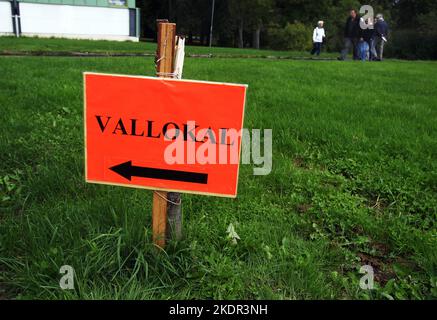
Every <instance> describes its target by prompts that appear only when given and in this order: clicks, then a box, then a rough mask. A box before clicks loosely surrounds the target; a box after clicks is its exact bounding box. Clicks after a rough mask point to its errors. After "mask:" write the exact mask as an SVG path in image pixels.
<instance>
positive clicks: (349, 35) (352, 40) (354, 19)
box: [338, 9, 361, 60]
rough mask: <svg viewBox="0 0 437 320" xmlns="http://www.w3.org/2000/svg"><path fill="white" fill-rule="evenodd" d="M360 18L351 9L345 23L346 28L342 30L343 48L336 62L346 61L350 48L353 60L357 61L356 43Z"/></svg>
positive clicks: (358, 36) (358, 38)
mask: <svg viewBox="0 0 437 320" xmlns="http://www.w3.org/2000/svg"><path fill="white" fill-rule="evenodd" d="M360 30H361V28H360V18H359V17H358V14H357V11H356V10H355V9H352V10H351V11H350V12H349V18H348V19H347V21H346V26H345V28H344V46H343V50H342V51H341V56H340V57H339V58H338V60H346V57H347V55H348V53H349V51H350V49H351V48H352V52H353V57H354V60H358V59H359V57H358V48H357V46H358V43H359V40H360Z"/></svg>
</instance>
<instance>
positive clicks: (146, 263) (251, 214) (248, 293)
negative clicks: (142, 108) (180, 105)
mask: <svg viewBox="0 0 437 320" xmlns="http://www.w3.org/2000/svg"><path fill="white" fill-rule="evenodd" d="M5 41H7V40H4V39H2V40H1V43H2V44H1V48H2V49H4V48H5V47H7V45H5ZM19 41H23V43H25V42H26V41H29V43H30V47H31V46H32V45H31V44H32V41H36V40H34V39H20V40H19ZM44 41H45V40H44ZM47 41H53V43H54V42H55V41H56V40H47ZM72 43H73V42H72ZM80 43H82V42H78V44H77V45H78V46H80V45H81V44H80ZM140 45H143V44H130V43H129V44H123V45H121V46H120V48H122V47H123V49H122V50H131V48H135V50H138V49H136V48H140V47H139V46H140ZM72 46H73V45H72ZM87 46H88V42H87ZM99 46H100V44H99ZM124 46H126V48H127V47H129V48H127V49H124V48H125V47H124ZM99 48H101V47H99ZM112 49H113V48H111V50H112ZM26 50H28V49H26ZM132 50H133V49H132ZM205 50H206V49H205ZM152 51H153V50H152ZM83 71H96V72H111V73H120V74H145V75H153V74H154V63H153V58H143V57H138V58H58V57H0V75H1V77H0V107H1V113H0V131H1V135H0V138H1V139H0V150H1V153H0V186H1V189H0V297H1V296H3V297H6V298H39V299H46V298H48V299H64V298H65V299H73V298H84V299H100V298H122V299H140V298H141V299H153V298H160V299H176V298H180V299H188V298H189V299H192V298H205V299H206V298H216V299H221V298H226V299H234V298H241V299H252V298H254V299H333V298H335V299H337V298H338V299H343V298H357V299H369V298H370V299H391V298H394V299H405V298H412V299H432V298H434V299H435V298H437V232H436V231H437V228H436V221H437V220H436V218H437V106H436V101H437V91H436V90H435V88H436V87H437V77H436V72H437V63H433V62H414V63H413V62H400V61H387V62H384V63H353V62H337V61H335V62H334V61H332V62H326V61H290V60H266V59H238V58H233V59H193V58H188V59H186V64H185V74H184V78H186V79H201V80H212V81H228V82H236V83H247V84H249V91H248V101H247V106H246V117H245V127H246V128H260V129H263V128H267V129H268V128H271V129H273V171H272V173H271V174H270V175H268V176H265V177H259V176H253V174H252V172H253V168H252V167H251V166H247V165H245V166H242V167H241V170H240V183H239V195H238V198H237V199H235V200H230V199H221V198H215V197H204V196H194V195H184V196H183V212H184V239H183V241H181V242H179V243H171V244H170V245H169V246H168V248H167V251H166V252H157V251H156V250H155V248H154V247H153V245H152V244H151V199H152V197H151V196H152V194H151V192H149V191H145V190H135V189H127V188H121V187H110V186H101V185H90V184H85V182H84V157H83V148H84V146H83V100H82V72H83ZM230 223H233V224H234V226H235V229H236V232H237V233H238V234H239V236H240V237H241V240H240V241H239V242H238V244H237V245H233V244H232V243H231V242H230V241H229V240H228V239H227V234H226V229H227V227H228V225H229V224H230ZM65 264H68V265H71V266H73V267H74V269H75V272H76V286H75V290H61V289H60V288H59V279H60V277H61V275H60V274H59V268H60V266H62V265H65ZM365 264H371V265H372V266H374V268H375V285H376V289H375V290H373V291H366V290H361V289H360V288H359V280H360V278H361V277H362V275H361V274H360V273H359V269H360V267H361V266H362V265H365Z"/></svg>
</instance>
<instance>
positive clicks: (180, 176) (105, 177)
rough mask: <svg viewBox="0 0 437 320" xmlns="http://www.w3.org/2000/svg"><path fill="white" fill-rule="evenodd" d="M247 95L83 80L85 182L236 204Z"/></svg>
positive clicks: (96, 77)
mask: <svg viewBox="0 0 437 320" xmlns="http://www.w3.org/2000/svg"><path fill="white" fill-rule="evenodd" d="M246 89H247V86H246V85H237V84H226V83H213V82H202V81H188V80H175V79H162V78H150V77H140V76H124V75H123V76H122V75H110V74H98V73H89V72H86V73H84V103H85V106H84V108H85V111H84V112H85V114H84V119H85V166H86V169H85V171H86V172H85V176H86V181H87V182H90V183H100V184H109V185H119V186H126V187H135V188H145V189H152V190H165V191H176V192H187V193H196V194H207V195H217V196H224V197H236V195H237V184H238V169H239V157H240V149H241V130H242V126H243V115H244V104H245V96H246ZM232 132H234V133H235V132H238V133H240V134H239V135H237V136H235V135H234V136H233V135H232ZM233 153H234V154H235V153H236V154H237V156H236V158H235V157H234V161H232V159H231V158H232V154H233Z"/></svg>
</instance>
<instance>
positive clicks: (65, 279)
mask: <svg viewBox="0 0 437 320" xmlns="http://www.w3.org/2000/svg"><path fill="white" fill-rule="evenodd" d="M59 273H60V274H62V275H63V276H62V277H61V279H60V280H59V287H60V288H61V289H62V290H74V269H73V267H72V266H69V265H63V266H62V267H61V268H60V269H59Z"/></svg>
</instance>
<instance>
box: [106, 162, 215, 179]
mask: <svg viewBox="0 0 437 320" xmlns="http://www.w3.org/2000/svg"><path fill="white" fill-rule="evenodd" d="M109 169H110V170H112V171H114V172H115V173H118V174H119V175H120V176H122V177H123V178H126V179H127V180H129V181H130V180H131V179H132V177H141V178H151V179H160V180H172V181H182V182H190V183H200V184H207V183H208V174H206V173H197V172H188V171H177V170H166V169H156V168H147V167H137V166H133V165H132V161H128V162H124V163H121V164H118V165H116V166H113V167H111V168H109Z"/></svg>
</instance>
